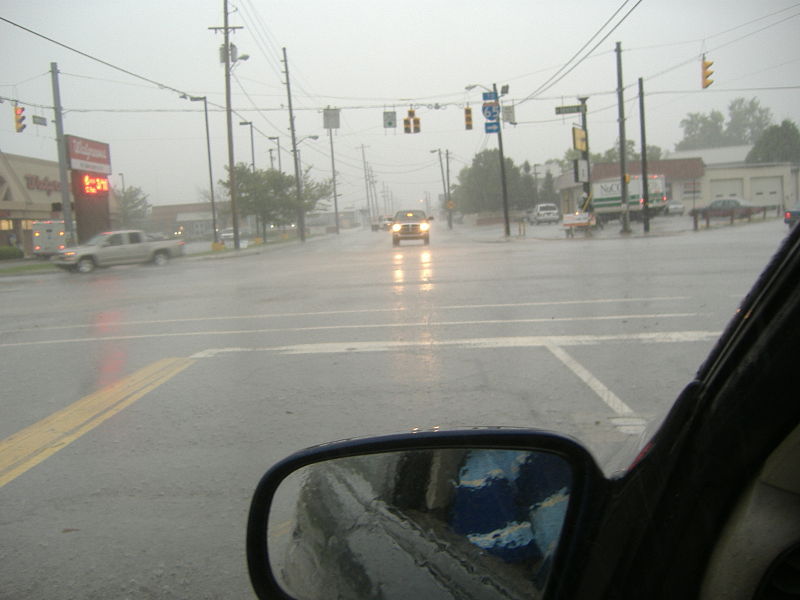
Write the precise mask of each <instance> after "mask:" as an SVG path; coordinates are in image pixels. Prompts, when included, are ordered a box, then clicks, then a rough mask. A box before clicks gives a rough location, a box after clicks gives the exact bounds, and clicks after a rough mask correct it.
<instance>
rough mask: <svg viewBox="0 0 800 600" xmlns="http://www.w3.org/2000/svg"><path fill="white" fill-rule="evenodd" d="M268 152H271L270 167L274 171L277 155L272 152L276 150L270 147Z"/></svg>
mask: <svg viewBox="0 0 800 600" xmlns="http://www.w3.org/2000/svg"><path fill="white" fill-rule="evenodd" d="M268 152H269V168H270V170H272V171H274V170H275V157H274V156H272V153H273V152H274V150H273V149H272V148H270V149H269V150H268Z"/></svg>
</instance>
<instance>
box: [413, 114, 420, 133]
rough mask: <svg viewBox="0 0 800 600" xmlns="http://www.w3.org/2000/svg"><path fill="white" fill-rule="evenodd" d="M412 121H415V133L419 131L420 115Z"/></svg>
mask: <svg viewBox="0 0 800 600" xmlns="http://www.w3.org/2000/svg"><path fill="white" fill-rule="evenodd" d="M412 121H413V123H414V133H419V117H414V118H413V119H412Z"/></svg>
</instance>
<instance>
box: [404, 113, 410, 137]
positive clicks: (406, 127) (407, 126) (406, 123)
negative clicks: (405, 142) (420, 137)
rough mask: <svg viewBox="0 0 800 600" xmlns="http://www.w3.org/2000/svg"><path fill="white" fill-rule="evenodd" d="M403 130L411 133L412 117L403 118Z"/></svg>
mask: <svg viewBox="0 0 800 600" xmlns="http://www.w3.org/2000/svg"><path fill="white" fill-rule="evenodd" d="M403 131H404V132H405V133H411V119H409V118H408V117H406V118H405V119H403Z"/></svg>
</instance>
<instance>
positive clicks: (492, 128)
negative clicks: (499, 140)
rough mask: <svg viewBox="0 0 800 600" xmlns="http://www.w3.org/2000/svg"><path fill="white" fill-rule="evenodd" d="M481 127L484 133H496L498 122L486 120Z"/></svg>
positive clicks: (498, 126)
mask: <svg viewBox="0 0 800 600" xmlns="http://www.w3.org/2000/svg"><path fill="white" fill-rule="evenodd" d="M483 127H484V131H485V132H486V133H497V132H499V131H500V123H499V122H498V121H486V123H484V124H483Z"/></svg>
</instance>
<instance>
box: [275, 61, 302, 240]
mask: <svg viewBox="0 0 800 600" xmlns="http://www.w3.org/2000/svg"><path fill="white" fill-rule="evenodd" d="M283 65H284V68H285V69H286V71H285V73H286V95H287V96H288V98H289V128H290V129H291V132H292V154H293V156H294V177H295V180H296V186H295V187H296V188H297V228H298V230H299V233H300V241H301V242H305V241H306V214H305V213H306V211H305V207H304V206H303V181H302V179H301V174H300V158H299V157H298V155H297V135H296V133H295V129H294V110H293V109H292V84H291V81H290V79H289V61H288V59H287V58H286V48H285V47H284V48H283ZM278 157H280V151H278Z"/></svg>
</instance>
